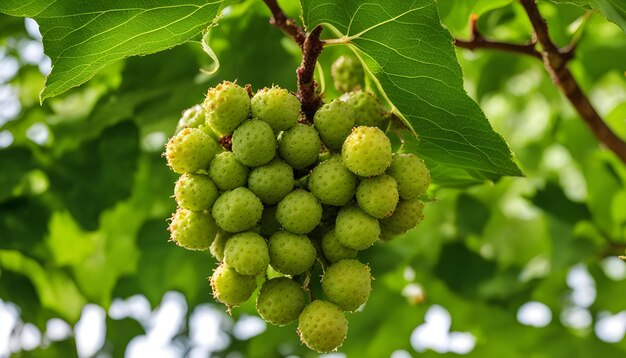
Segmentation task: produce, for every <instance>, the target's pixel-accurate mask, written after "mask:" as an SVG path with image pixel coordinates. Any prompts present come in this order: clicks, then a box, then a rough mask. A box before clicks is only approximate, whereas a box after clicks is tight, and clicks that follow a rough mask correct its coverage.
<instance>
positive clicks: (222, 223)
mask: <svg viewBox="0 0 626 358" xmlns="http://www.w3.org/2000/svg"><path fill="white" fill-rule="evenodd" d="M212 213H213V217H214V218H215V222H216V223H217V225H219V227H221V228H222V229H224V230H226V231H229V232H241V231H246V230H248V229H250V228H251V227H253V226H254V225H256V224H257V222H258V221H259V220H260V219H261V214H262V213H263V203H261V200H260V199H259V198H258V197H257V196H256V195H254V193H253V192H251V191H250V189H248V188H244V187H240V188H236V189H233V190H230V191H226V192H224V193H222V195H220V196H219V197H218V198H217V200H215V204H213V210H212Z"/></svg>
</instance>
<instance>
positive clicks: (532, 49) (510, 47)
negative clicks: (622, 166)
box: [454, 0, 626, 163]
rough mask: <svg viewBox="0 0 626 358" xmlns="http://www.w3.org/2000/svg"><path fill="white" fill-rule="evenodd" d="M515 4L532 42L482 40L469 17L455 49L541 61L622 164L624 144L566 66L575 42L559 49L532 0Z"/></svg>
mask: <svg viewBox="0 0 626 358" xmlns="http://www.w3.org/2000/svg"><path fill="white" fill-rule="evenodd" d="M519 1H520V3H521V4H522V6H523V7H524V10H525V11H526V13H527V15H528V18H529V19H530V22H531V24H532V26H533V29H534V34H533V41H532V42H530V43H528V44H511V43H505V42H497V41H491V40H488V39H485V37H484V36H483V35H482V34H481V33H480V31H478V28H477V27H476V22H477V19H478V18H477V16H475V15H472V17H471V18H470V26H471V29H472V38H471V39H470V40H468V41H464V40H459V39H455V41H454V44H455V45H456V46H457V47H461V48H467V49H470V50H475V49H480V48H489V49H495V50H501V51H508V52H514V53H519V54H524V55H528V56H532V57H535V58H538V59H540V60H542V61H543V63H544V66H545V68H546V71H548V73H549V74H550V77H551V78H552V81H553V82H554V83H555V84H556V85H557V86H558V88H559V89H560V90H561V92H563V94H564V95H565V96H566V97H567V99H568V100H569V102H570V103H571V104H572V106H574V108H575V109H576V112H578V114H579V115H580V117H581V118H582V120H583V121H584V122H585V123H586V124H587V126H588V127H589V128H590V129H591V131H592V132H593V134H594V135H595V136H596V138H597V139H598V140H599V141H600V142H601V143H603V144H604V145H605V146H606V147H607V148H608V149H610V150H611V151H612V152H613V153H615V155H617V156H618V157H619V158H620V159H621V160H622V162H624V163H626V142H624V140H622V139H621V138H620V137H618V136H617V135H616V134H615V133H614V132H613V131H612V130H611V128H609V126H608V125H607V124H606V123H605V122H604V121H603V120H602V118H601V117H600V115H599V114H598V112H597V111H596V110H595V109H594V108H593V106H592V105H591V102H590V101H589V98H587V96H586V95H585V94H584V93H583V91H582V89H581V88H580V86H579V85H578V82H576V79H574V76H573V75H572V73H571V72H570V70H569V69H568V68H567V66H566V65H567V62H569V60H571V59H572V58H573V57H574V52H575V50H576V43H577V41H573V42H572V43H571V44H569V45H567V46H565V47H564V48H559V47H558V46H557V45H556V44H555V43H554V42H553V41H552V39H551V38H550V34H549V33H548V25H547V24H546V22H545V20H544V19H543V17H542V16H541V14H540V13H539V9H538V8H537V4H536V3H535V0H519ZM586 16H589V15H586ZM537 42H538V43H539V44H540V45H541V51H539V50H537V48H536V44H537Z"/></svg>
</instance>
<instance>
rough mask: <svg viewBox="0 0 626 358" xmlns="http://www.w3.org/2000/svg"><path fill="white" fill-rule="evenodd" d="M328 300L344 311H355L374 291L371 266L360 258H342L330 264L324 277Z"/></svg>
mask: <svg viewBox="0 0 626 358" xmlns="http://www.w3.org/2000/svg"><path fill="white" fill-rule="evenodd" d="M322 289H323V290H324V294H325V295H326V297H328V300H329V301H331V302H332V303H334V304H336V305H337V306H339V308H341V309H342V310H344V311H355V310H356V309H357V308H359V307H360V306H361V305H362V304H364V303H365V302H367V299H368V298H369V295H370V292H371V291H372V276H371V275H370V268H369V267H368V266H367V265H365V264H362V263H360V262H359V261H358V260H353V259H348V260H341V261H339V262H337V263H334V264H332V265H330V266H329V267H328V268H327V269H326V271H324V276H323V277H322Z"/></svg>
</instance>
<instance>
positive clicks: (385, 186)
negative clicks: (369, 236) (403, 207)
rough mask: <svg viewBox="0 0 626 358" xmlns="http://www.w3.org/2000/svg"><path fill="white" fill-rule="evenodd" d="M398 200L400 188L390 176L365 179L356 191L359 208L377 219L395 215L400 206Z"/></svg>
mask: <svg viewBox="0 0 626 358" xmlns="http://www.w3.org/2000/svg"><path fill="white" fill-rule="evenodd" d="M398 198H399V196H398V186H397V184H396V181H395V180H394V179H393V178H392V177H391V176H389V175H384V174H383V175H379V176H376V177H373V178H365V179H363V180H361V183H359V186H358V187H357V189H356V201H357V203H358V204H359V207H360V208H361V209H363V211H365V212H366V213H368V214H369V215H371V216H373V217H375V218H377V219H382V218H385V217H388V216H390V215H391V214H393V211H394V210H395V209H396V205H398Z"/></svg>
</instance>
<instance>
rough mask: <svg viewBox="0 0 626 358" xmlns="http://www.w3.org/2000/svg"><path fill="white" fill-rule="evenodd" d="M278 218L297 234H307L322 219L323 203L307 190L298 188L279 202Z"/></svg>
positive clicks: (286, 227) (285, 226)
mask: <svg viewBox="0 0 626 358" xmlns="http://www.w3.org/2000/svg"><path fill="white" fill-rule="evenodd" d="M276 219H278V222H279V223H280V224H281V225H282V226H283V227H284V228H285V229H286V230H289V231H291V232H293V233H295V234H306V233H308V232H310V231H311V230H313V229H314V228H315V227H316V226H317V225H318V224H319V223H320V221H321V220H322V205H321V204H320V203H319V201H318V200H317V199H316V198H315V196H314V195H313V194H311V193H309V192H308V191H306V190H302V189H296V190H294V191H292V192H291V193H289V194H287V196H285V197H284V198H283V200H281V201H280V202H279V203H278V207H277V209H276Z"/></svg>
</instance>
